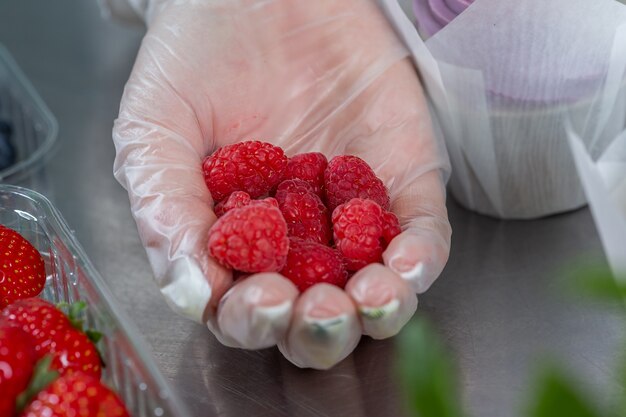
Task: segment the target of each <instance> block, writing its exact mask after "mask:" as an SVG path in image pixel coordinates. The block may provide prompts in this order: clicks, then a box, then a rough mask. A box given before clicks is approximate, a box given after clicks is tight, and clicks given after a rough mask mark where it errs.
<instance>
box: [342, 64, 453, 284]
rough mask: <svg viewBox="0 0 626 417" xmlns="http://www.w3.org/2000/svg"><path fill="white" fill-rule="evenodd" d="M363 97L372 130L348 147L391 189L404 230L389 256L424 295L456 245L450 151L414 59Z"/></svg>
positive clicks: (395, 68)
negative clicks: (450, 209) (448, 185)
mask: <svg viewBox="0 0 626 417" xmlns="http://www.w3.org/2000/svg"><path fill="white" fill-rule="evenodd" d="M359 100H368V106H369V107H368V108H367V111H366V114H365V116H364V117H365V118H366V120H368V121H370V124H372V130H371V133H370V134H368V135H361V136H358V137H357V138H355V139H354V140H353V141H351V142H350V145H349V147H348V149H347V150H348V151H349V152H350V153H354V154H356V155H359V156H361V157H363V159H365V160H366V161H367V162H368V163H369V164H370V165H371V166H372V167H373V168H374V170H375V171H376V173H377V174H378V176H380V177H381V178H382V179H383V181H384V182H385V184H386V185H387V187H388V188H389V191H390V196H391V202H392V204H391V210H392V211H393V212H394V213H395V214H396V215H397V216H398V218H399V220H400V224H401V225H402V226H403V230H404V232H403V233H402V234H401V235H400V236H398V237H396V238H395V239H394V240H393V241H392V242H391V244H390V245H389V247H388V248H387V251H386V252H385V254H384V256H383V259H384V260H385V264H386V265H388V266H389V267H390V268H391V269H392V270H393V271H394V272H396V273H398V274H399V275H400V276H401V277H403V278H404V279H406V280H407V281H409V283H410V284H411V286H412V288H413V289H414V291H416V292H418V293H421V292H424V291H426V290H427V289H428V288H429V287H430V285H431V284H432V283H433V282H434V280H435V279H436V278H437V277H438V276H439V274H440V273H441V271H442V269H443V267H444V265H445V263H446V262H447V259H448V253H449V248H450V235H451V230H450V224H449V223H448V218H447V211H446V205H445V199H446V194H445V184H444V179H443V172H444V171H445V170H446V169H447V168H448V161H447V157H446V154H445V149H444V148H443V146H442V144H440V143H439V142H438V141H437V139H436V137H435V135H434V133H433V129H432V124H431V119H430V116H429V109H428V106H427V103H426V99H425V97H424V93H423V90H422V88H421V86H420V84H419V79H418V78H417V75H416V74H415V71H414V69H413V68H412V67H411V65H410V63H409V62H408V61H403V62H400V63H398V64H396V65H394V66H393V67H392V68H390V69H389V70H388V71H387V73H385V74H384V75H383V77H381V80H379V82H377V83H374V84H373V85H372V86H371V87H370V88H369V89H368V90H367V91H366V92H365V93H364V97H362V98H359Z"/></svg>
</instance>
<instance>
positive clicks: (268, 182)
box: [202, 141, 287, 201]
mask: <svg viewBox="0 0 626 417" xmlns="http://www.w3.org/2000/svg"><path fill="white" fill-rule="evenodd" d="M286 166H287V157H286V156H285V153H284V152H283V150H282V149H281V148H279V147H277V146H274V145H271V144H269V143H264V142H259V141H248V142H240V143H235V144H233V145H228V146H224V147H222V148H219V149H218V150H217V151H216V152H215V153H213V154H212V155H209V156H207V157H206V158H205V159H204V161H203V162H202V170H203V172H204V181H205V182H206V185H207V187H208V188H209V191H210V192H211V196H212V197H213V200H215V201H221V200H223V199H225V198H226V197H228V196H229V195H230V194H231V193H233V192H235V191H245V192H246V193H248V194H249V195H250V198H258V197H261V196H263V195H265V194H267V193H268V192H269V191H270V190H271V189H273V188H274V187H276V185H278V183H279V182H280V180H281V178H282V173H283V171H284V169H285V167H286Z"/></svg>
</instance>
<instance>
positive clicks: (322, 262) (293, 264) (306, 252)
mask: <svg viewBox="0 0 626 417" xmlns="http://www.w3.org/2000/svg"><path fill="white" fill-rule="evenodd" d="M280 273H281V274H282V275H284V276H286V277H287V278H289V279H290V280H291V281H292V282H293V283H294V284H296V286H297V287H298V289H299V290H300V291H304V290H306V289H307V288H309V287H310V286H312V285H315V284H317V283H319V282H325V283H327V284H333V285H336V286H338V287H341V288H343V287H344V286H345V285H346V281H347V280H348V273H347V271H346V269H345V265H344V259H343V257H342V256H341V254H340V253H339V252H338V251H337V250H336V249H333V248H329V247H328V246H324V245H322V244H319V243H316V242H309V241H305V240H302V239H298V238H290V239H289V255H287V263H286V264H285V267H284V268H283V269H282V271H280Z"/></svg>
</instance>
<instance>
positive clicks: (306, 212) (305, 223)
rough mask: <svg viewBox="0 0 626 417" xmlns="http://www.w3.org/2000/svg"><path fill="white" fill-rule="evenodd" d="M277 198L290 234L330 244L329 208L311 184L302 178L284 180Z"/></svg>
mask: <svg viewBox="0 0 626 417" xmlns="http://www.w3.org/2000/svg"><path fill="white" fill-rule="evenodd" d="M276 200H278V204H279V206H280V211H281V212H282V213H283V217H284V218H285V221H286V222H287V227H288V229H289V236H293V237H299V238H302V239H304V240H310V241H313V242H318V243H322V244H324V245H328V242H330V238H331V237H332V236H331V231H330V224H329V221H328V210H327V209H326V206H324V203H322V200H320V198H319V197H318V196H317V194H315V193H314V192H313V191H312V188H311V186H310V185H309V184H307V183H306V182H304V181H302V180H287V181H283V182H282V183H280V185H279V186H278V190H277V192H276Z"/></svg>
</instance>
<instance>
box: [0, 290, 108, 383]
mask: <svg viewBox="0 0 626 417" xmlns="http://www.w3.org/2000/svg"><path fill="white" fill-rule="evenodd" d="M84 308H85V304H84V303H76V304H74V305H72V306H71V307H70V314H69V315H70V317H69V318H68V317H67V316H66V315H65V314H64V313H63V312H62V311H61V310H59V309H58V308H56V307H55V306H53V305H52V304H50V303H48V302H47V301H44V300H42V299H39V298H29V299H25V300H20V301H17V302H16V303H14V304H12V305H10V306H9V307H7V308H5V309H4V310H3V311H2V316H3V317H4V318H5V320H8V321H10V322H13V323H15V324H17V325H19V326H21V328H22V329H23V330H24V331H26V332H27V333H29V334H30V335H31V337H32V338H33V340H34V346H35V352H36V353H37V358H38V359H40V358H42V357H43V356H44V355H48V354H50V355H52V357H53V360H52V367H53V368H54V369H56V370H58V371H59V372H60V373H61V374H66V373H73V372H76V371H82V372H84V373H87V374H89V375H91V376H93V377H97V378H99V377H100V374H101V372H102V369H101V367H102V366H101V359H100V356H99V353H98V350H97V348H96V346H95V345H94V343H92V342H97V339H98V338H99V336H100V335H99V334H97V333H95V332H86V333H83V332H82V322H81V321H80V320H77V317H78V316H79V315H80V314H81V311H82V310H83V309H84Z"/></svg>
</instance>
